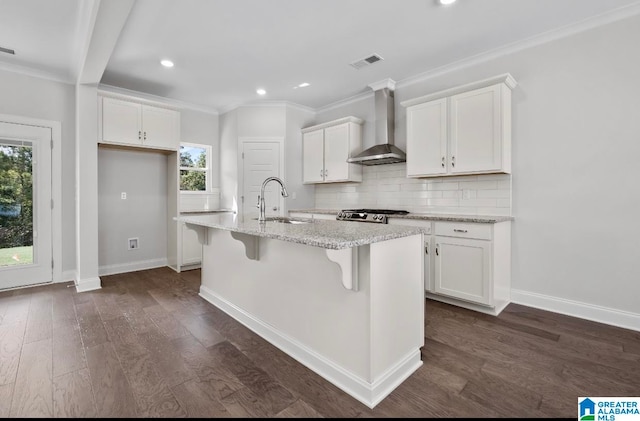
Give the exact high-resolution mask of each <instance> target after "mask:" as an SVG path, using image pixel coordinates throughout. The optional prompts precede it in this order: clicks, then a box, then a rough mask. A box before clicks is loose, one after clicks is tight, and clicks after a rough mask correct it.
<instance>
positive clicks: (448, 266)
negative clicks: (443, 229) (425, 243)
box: [433, 236, 493, 306]
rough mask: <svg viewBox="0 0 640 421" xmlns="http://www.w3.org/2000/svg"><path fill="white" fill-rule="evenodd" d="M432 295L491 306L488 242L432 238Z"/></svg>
mask: <svg viewBox="0 0 640 421" xmlns="http://www.w3.org/2000/svg"><path fill="white" fill-rule="evenodd" d="M435 255H436V257H435V271H434V274H435V277H434V278H435V279H434V281H435V282H434V289H433V292H434V293H436V294H443V295H448V296H450V297H455V298H460V299H462V300H467V301H472V302H475V303H479V304H485V305H489V306H490V305H492V304H493V297H492V296H491V285H490V277H491V241H487V240H475V239H469V238H456V237H440V236H436V237H435Z"/></svg>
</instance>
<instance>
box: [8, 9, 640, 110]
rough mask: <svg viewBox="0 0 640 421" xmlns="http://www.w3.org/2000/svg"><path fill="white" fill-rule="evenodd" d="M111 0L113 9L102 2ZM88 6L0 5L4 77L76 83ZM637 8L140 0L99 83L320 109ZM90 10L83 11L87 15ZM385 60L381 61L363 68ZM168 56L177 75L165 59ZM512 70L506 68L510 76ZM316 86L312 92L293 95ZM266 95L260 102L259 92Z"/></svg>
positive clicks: (199, 100) (186, 98)
mask: <svg viewBox="0 0 640 421" xmlns="http://www.w3.org/2000/svg"><path fill="white" fill-rule="evenodd" d="M102 1H110V0H102ZM87 2H88V0H55V1H53V0H0V46H2V47H7V48H12V49H15V50H16V56H9V55H7V54H2V53H0V68H1V67H4V68H10V67H11V66H14V67H15V68H16V69H23V70H24V69H31V70H32V71H34V72H36V73H37V72H42V73H47V72H48V74H49V75H51V77H54V78H58V79H66V80H67V81H71V82H75V79H74V78H76V77H77V73H78V66H79V63H78V61H79V60H81V59H82V57H83V54H82V53H83V52H82V48H83V46H84V45H86V40H87V35H86V34H83V30H86V26H87V23H86V22H85V20H88V15H87V10H86V9H87ZM638 5H640V1H638V0H459V1H457V2H456V3H454V4H453V5H451V6H446V7H443V6H439V5H438V4H437V1H436V0H215V1H212V0H137V1H136V4H135V5H134V7H133V9H132V11H131V14H130V15H129V18H128V20H127V23H126V25H125V26H124V29H123V30H122V32H121V34H120V38H119V39H118V42H117V44H116V47H115V49H114V51H113V54H112V55H111V57H110V60H109V62H108V64H107V68H106V71H105V73H104V76H103V78H102V83H103V84H107V85H112V86H117V87H121V88H126V89H130V90H135V91H140V92H145V93H148V94H152V95H158V96H162V97H167V98H171V99H175V100H179V101H183V102H187V103H191V104H194V105H199V106H203V107H207V108H210V109H217V110H221V111H224V110H227V109H230V108H232V107H234V106H236V105H239V104H243V103H249V102H255V101H259V100H270V101H290V102H294V103H297V104H301V105H305V106H308V107H312V108H319V107H322V106H326V105H328V104H331V103H334V102H336V101H339V100H342V99H345V98H348V97H351V96H354V95H357V94H359V93H362V92H367V91H369V88H368V87H367V86H368V85H369V84H370V83H373V82H377V81H380V80H382V79H386V78H391V79H393V80H395V81H402V80H405V79H407V78H410V77H413V76H416V75H418V74H421V73H424V72H427V71H430V70H433V69H436V68H439V67H442V66H446V65H449V64H451V63H454V62H457V61H460V60H464V59H466V58H469V57H471V56H474V55H478V54H482V53H484V52H488V51H491V50H494V49H496V48H499V47H502V46H505V45H508V44H511V43H514V42H518V41H522V40H525V39H528V38H531V37H534V36H536V35H539V34H542V33H545V32H549V31H554V30H557V29H559V28H562V27H565V26H567V25H572V24H575V23H579V22H581V21H584V20H585V19H589V18H593V17H595V16H598V15H602V14H604V13H611V12H612V11H616V12H613V13H618V14H623V13H624V12H625V9H620V8H624V7H627V8H628V9H626V10H633V11H634V13H636V10H637V9H638V7H637V6H638ZM83 8H84V9H85V10H83ZM372 53H377V54H379V55H380V56H382V57H383V58H384V61H382V62H379V63H376V64H373V65H371V66H369V67H365V68H362V69H360V70H355V69H354V68H352V67H351V66H349V63H351V62H353V61H355V60H358V59H362V58H364V57H366V56H368V55H370V54H372ZM163 58H169V59H171V60H173V61H174V62H175V67H173V68H171V69H166V68H163V67H162V66H160V64H159V61H160V60H161V59H163ZM505 71H508V69H505ZM302 82H308V83H310V84H311V86H309V87H306V88H298V89H293V87H294V86H296V85H298V84H300V83H302ZM258 87H262V88H264V89H266V90H267V95H266V96H264V97H259V96H258V95H257V94H256V92H255V91H256V88H258Z"/></svg>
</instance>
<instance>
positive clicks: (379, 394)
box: [200, 286, 422, 408]
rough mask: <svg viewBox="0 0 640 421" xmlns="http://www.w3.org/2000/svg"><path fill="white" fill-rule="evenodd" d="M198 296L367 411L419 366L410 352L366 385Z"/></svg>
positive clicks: (219, 301) (205, 292)
mask: <svg viewBox="0 0 640 421" xmlns="http://www.w3.org/2000/svg"><path fill="white" fill-rule="evenodd" d="M200 296H201V297H202V298H204V299H205V300H207V301H208V302H210V303H211V304H213V305H214V306H216V307H218V308H219V309H221V310H222V311H224V312H225V313H227V314H228V315H229V316H231V317H233V318H234V319H236V320H237V321H239V322H240V323H242V324H243V325H245V326H246V327H247V328H249V329H250V330H252V331H253V332H255V333H256V334H257V335H259V336H261V337H262V338H264V339H266V340H267V341H269V342H270V343H271V344H273V345H274V346H276V347H277V348H279V349H280V350H282V351H283V352H284V353H286V354H287V355H289V356H291V357H292V358H294V359H295V360H297V361H298V362H299V363H301V364H303V365H304V366H306V367H308V368H309V369H311V370H313V371H314V372H316V373H317V374H319V375H320V376H322V377H323V378H324V379H326V380H327V381H329V382H331V383H333V384H334V385H335V386H337V387H339V388H340V389H342V390H343V391H344V392H346V393H348V394H349V395H351V396H353V397H354V398H355V399H357V400H359V401H360V402H362V403H363V404H365V405H367V406H368V407H369V408H373V407H375V406H376V405H377V404H378V403H380V402H381V401H382V400H383V399H384V398H385V397H386V396H387V395H388V394H389V393H391V392H392V391H393V390H394V389H395V388H396V387H397V386H398V385H400V383H402V382H403V381H404V380H405V379H406V378H407V377H409V376H410V375H411V374H413V372H414V371H416V370H417V369H418V368H419V367H420V366H421V365H422V360H421V359H420V350H416V351H412V352H411V353H409V354H408V355H407V356H406V357H405V358H403V359H402V360H401V361H400V362H399V363H398V364H397V365H396V366H394V367H392V368H391V369H389V370H388V371H387V372H386V373H385V374H384V375H382V376H380V378H379V379H377V380H376V381H374V382H373V383H369V382H367V381H365V380H362V379H361V378H359V377H356V376H354V375H353V374H352V373H350V372H348V371H347V370H345V369H343V368H342V367H339V366H338V365H336V364H334V363H333V362H331V361H329V360H327V359H326V358H324V357H323V356H321V355H318V354H317V353H316V352H314V351H313V350H311V349H309V348H307V347H306V346H304V345H303V344H301V343H299V342H297V341H296V340H294V339H292V338H290V337H288V336H287V335H285V334H284V333H282V332H280V331H278V330H277V329H275V328H274V327H273V326H270V325H268V324H266V323H264V322H263V321H261V320H258V319H256V318H255V317H254V316H252V315H251V314H249V313H247V312H246V311H244V310H243V309H241V308H239V307H237V306H235V305H234V304H232V303H230V302H228V301H227V300H225V299H224V298H222V297H220V296H218V295H216V294H215V293H214V292H213V291H211V290H210V289H209V288H207V287H205V286H201V287H200Z"/></svg>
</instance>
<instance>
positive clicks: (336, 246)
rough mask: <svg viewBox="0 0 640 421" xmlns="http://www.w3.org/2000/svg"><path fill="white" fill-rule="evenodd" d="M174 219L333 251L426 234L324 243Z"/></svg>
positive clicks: (412, 230)
mask: <svg viewBox="0 0 640 421" xmlns="http://www.w3.org/2000/svg"><path fill="white" fill-rule="evenodd" d="M193 216H197V215H193ZM174 219H175V220H176V221H180V222H184V223H187V224H193V225H199V226H203V227H207V228H215V229H221V230H224V231H230V232H238V233H241V234H247V235H252V236H256V237H262V238H271V239H275V240H281V241H288V242H291V243H296V244H302V245H307V246H313V247H320V248H324V249H331V250H342V249H348V248H353V247H358V246H364V245H367V244H373V243H379V242H382V241H388V240H394V239H397V238H403V237H409V236H412V235H418V234H425V230H424V229H422V228H420V227H404V228H406V229H405V230H404V231H402V232H393V233H387V234H384V235H375V236H371V237H366V238H361V239H356V240H344V241H343V240H326V241H322V240H317V239H310V238H305V237H298V236H295V235H286V234H280V233H274V232H264V231H257V230H254V229H244V228H241V227H232V226H229V225H225V224H217V223H213V222H210V221H208V222H205V221H194V220H189V217H188V216H187V217H176V218H174ZM325 222H333V221H325Z"/></svg>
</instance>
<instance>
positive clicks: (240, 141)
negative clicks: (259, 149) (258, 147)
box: [236, 136, 286, 216]
mask: <svg viewBox="0 0 640 421" xmlns="http://www.w3.org/2000/svg"><path fill="white" fill-rule="evenodd" d="M245 142H251V143H260V142H264V143H274V142H276V143H279V144H280V168H279V172H280V178H281V179H282V180H283V181H286V180H284V157H285V153H284V137H281V136H277V137H269V136H261V137H254V136H242V137H238V151H237V152H238V185H237V188H236V194H237V196H236V198H237V199H236V203H238V210H237V213H242V211H243V207H244V203H242V197H243V196H244V159H243V158H242V151H244V144H245ZM279 197H280V206H279V207H280V215H281V216H284V211H285V209H284V207H285V201H284V197H282V196H279ZM245 200H246V198H245Z"/></svg>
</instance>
